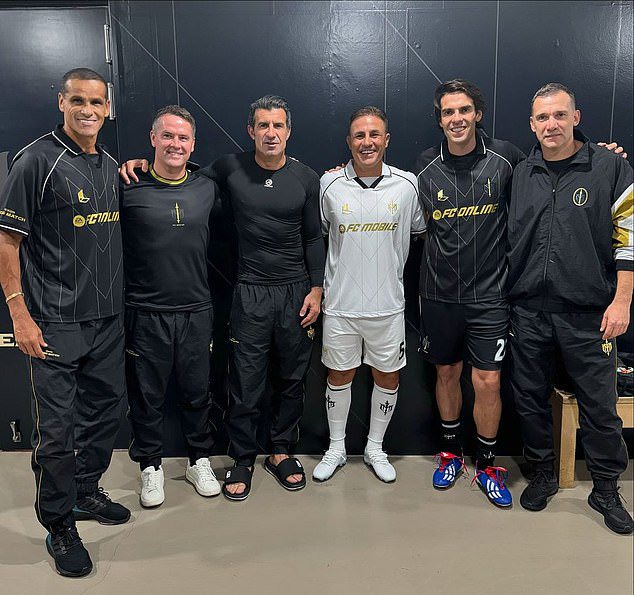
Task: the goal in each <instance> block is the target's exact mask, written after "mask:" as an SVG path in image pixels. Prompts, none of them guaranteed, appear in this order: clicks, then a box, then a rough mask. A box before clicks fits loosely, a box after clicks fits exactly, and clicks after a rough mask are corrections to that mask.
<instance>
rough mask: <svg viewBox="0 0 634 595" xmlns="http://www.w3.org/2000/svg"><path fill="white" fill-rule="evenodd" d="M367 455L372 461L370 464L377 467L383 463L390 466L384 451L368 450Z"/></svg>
mask: <svg viewBox="0 0 634 595" xmlns="http://www.w3.org/2000/svg"><path fill="white" fill-rule="evenodd" d="M367 454H368V458H369V459H370V462H371V463H372V464H373V465H376V464H377V463H383V464H388V465H389V461H388V460H387V454H386V453H384V452H383V451H382V450H368V451H367Z"/></svg>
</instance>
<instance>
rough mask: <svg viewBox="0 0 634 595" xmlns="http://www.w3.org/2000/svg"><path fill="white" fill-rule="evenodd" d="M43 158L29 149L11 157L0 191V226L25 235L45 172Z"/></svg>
mask: <svg viewBox="0 0 634 595" xmlns="http://www.w3.org/2000/svg"><path fill="white" fill-rule="evenodd" d="M45 169H46V165H45V163H44V160H43V159H41V158H39V157H38V156H37V155H35V154H32V153H22V154H20V155H18V156H17V157H16V159H14V161H13V163H12V164H11V167H10V169H9V175H8V177H7V180H6V183H5V184H4V186H3V188H2V191H1V192H0V229H3V230H4V231H8V232H13V233H19V234H20V235H23V236H28V235H29V231H30V229H31V224H32V221H33V217H34V215H35V213H36V212H37V210H38V208H39V200H38V197H40V195H41V193H42V189H43V185H44V181H45V176H46V171H45Z"/></svg>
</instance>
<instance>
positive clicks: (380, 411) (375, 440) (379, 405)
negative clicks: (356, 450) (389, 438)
mask: <svg viewBox="0 0 634 595" xmlns="http://www.w3.org/2000/svg"><path fill="white" fill-rule="evenodd" d="M397 397H398V386H397V387H396V388H395V389H389V388H382V387H380V386H377V385H376V384H375V385H374V389H373V390H372V404H371V407H370V431H369V432H368V446H367V450H382V446H383V437H384V436H385V431H386V430H387V426H388V425H389V424H390V420H391V419H392V415H393V414H394V409H395V408H396V399H397Z"/></svg>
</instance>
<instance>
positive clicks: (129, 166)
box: [119, 159, 150, 184]
mask: <svg viewBox="0 0 634 595" xmlns="http://www.w3.org/2000/svg"><path fill="white" fill-rule="evenodd" d="M138 167H140V168H141V171H143V172H147V170H148V169H149V167H150V164H149V162H148V160H147V159H130V160H128V161H126V162H125V163H124V164H122V165H121V167H120V168H119V176H121V179H122V180H123V181H124V183H125V184H130V180H134V181H135V182H138V181H139V178H138V177H137V175H136V174H135V173H134V170H135V168H138Z"/></svg>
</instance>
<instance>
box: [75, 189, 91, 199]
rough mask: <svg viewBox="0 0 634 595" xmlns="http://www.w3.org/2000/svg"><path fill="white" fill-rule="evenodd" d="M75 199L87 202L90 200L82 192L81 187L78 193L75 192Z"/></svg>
mask: <svg viewBox="0 0 634 595" xmlns="http://www.w3.org/2000/svg"><path fill="white" fill-rule="evenodd" d="M77 200H78V201H79V202H88V201H89V200H90V196H86V195H85V194H84V190H83V189H81V190H80V191H79V192H78V193H77Z"/></svg>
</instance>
